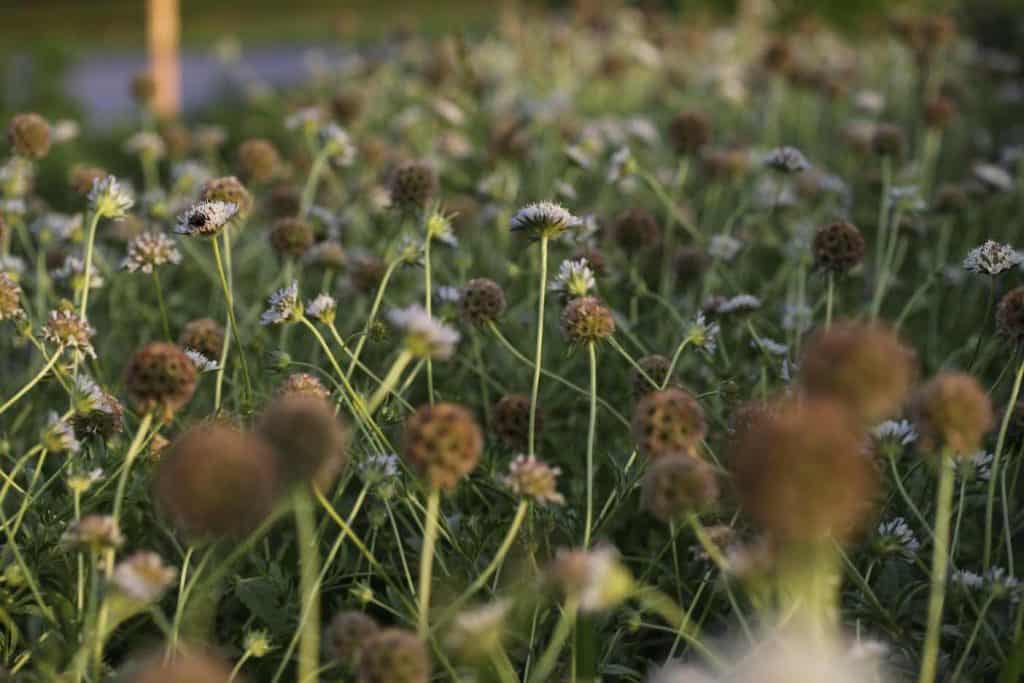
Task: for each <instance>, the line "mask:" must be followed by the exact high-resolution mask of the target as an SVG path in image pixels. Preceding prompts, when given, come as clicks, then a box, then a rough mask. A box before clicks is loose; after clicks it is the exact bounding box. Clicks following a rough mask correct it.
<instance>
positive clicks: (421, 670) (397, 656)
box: [359, 628, 430, 683]
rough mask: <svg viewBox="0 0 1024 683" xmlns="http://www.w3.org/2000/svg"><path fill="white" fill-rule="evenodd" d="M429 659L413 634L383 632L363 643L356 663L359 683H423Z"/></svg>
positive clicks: (423, 645) (391, 631)
mask: <svg viewBox="0 0 1024 683" xmlns="http://www.w3.org/2000/svg"><path fill="white" fill-rule="evenodd" d="M429 680H430V655H429V654H428V652H427V646H426V644H425V643H424V642H423V641H422V640H420V639H419V638H418V637H417V636H416V634H415V633H413V632H411V631H406V630H405V629H400V628H384V629H380V630H379V631H377V633H375V634H373V635H372V636H370V637H369V638H367V639H366V641H365V642H364V643H363V647H362V652H361V655H360V661H359V681H360V683H427V681H429Z"/></svg>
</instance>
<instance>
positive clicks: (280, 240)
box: [270, 218, 315, 258]
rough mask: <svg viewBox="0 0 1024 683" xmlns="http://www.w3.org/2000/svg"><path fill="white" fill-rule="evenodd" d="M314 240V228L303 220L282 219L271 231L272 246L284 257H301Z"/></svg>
mask: <svg viewBox="0 0 1024 683" xmlns="http://www.w3.org/2000/svg"><path fill="white" fill-rule="evenodd" d="M314 239H315V238H314V235H313V228H312V227H311V226H310V225H309V223H307V222H306V221H304V220H302V219H301V218H281V219H279V220H278V221H277V222H275V223H274V227H273V228H272V229H271V230H270V246H272V247H273V248H274V250H275V251H277V253H278V254H280V255H281V256H283V257H291V258H299V257H301V256H302V255H303V254H305V253H306V251H308V250H309V248H310V247H311V246H313V240H314Z"/></svg>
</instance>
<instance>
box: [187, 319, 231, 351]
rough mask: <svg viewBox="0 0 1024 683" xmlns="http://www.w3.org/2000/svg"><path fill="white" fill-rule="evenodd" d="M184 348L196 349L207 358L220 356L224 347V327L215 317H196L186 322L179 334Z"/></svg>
mask: <svg viewBox="0 0 1024 683" xmlns="http://www.w3.org/2000/svg"><path fill="white" fill-rule="evenodd" d="M178 345H179V346H181V348H183V349H195V350H196V351H198V352H199V353H201V354H203V355H204V356H206V357H207V358H220V352H221V350H222V349H223V348H224V328H223V327H222V326H221V324H220V323H219V322H217V321H216V320H214V319H213V318H196V319H195V320H189V321H188V322H187V323H185V327H183V328H182V329H181V334H180V335H179V336H178Z"/></svg>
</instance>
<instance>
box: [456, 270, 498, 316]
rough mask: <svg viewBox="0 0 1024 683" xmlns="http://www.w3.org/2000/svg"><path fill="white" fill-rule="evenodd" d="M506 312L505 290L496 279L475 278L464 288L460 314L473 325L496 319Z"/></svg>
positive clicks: (460, 299)
mask: <svg viewBox="0 0 1024 683" xmlns="http://www.w3.org/2000/svg"><path fill="white" fill-rule="evenodd" d="M504 312H505V292H504V291H503V290H502V289H501V285H499V284H498V283H497V282H495V281H494V280H489V279H487V278H483V277H481V278H475V279H473V280H470V281H469V282H467V283H466V285H465V286H464V287H463V288H462V293H461V296H460V297H459V314H460V315H461V316H462V319H463V320H465V321H466V322H468V323H470V324H471V325H477V326H480V325H483V324H485V323H488V322H493V321H496V320H497V319H498V318H500V317H501V315H502V314H503V313H504Z"/></svg>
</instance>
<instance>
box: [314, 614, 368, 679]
mask: <svg viewBox="0 0 1024 683" xmlns="http://www.w3.org/2000/svg"><path fill="white" fill-rule="evenodd" d="M379 631H380V626H379V625H378V624H377V621H376V620H375V619H374V618H373V617H371V616H369V615H367V614H364V613H363V612H358V611H356V610H344V611H342V612H338V613H337V614H335V615H334V618H332V619H331V623H330V624H328V625H327V630H326V632H325V633H324V642H325V645H326V648H325V649H326V650H327V655H328V656H329V657H330V658H331V659H333V660H335V661H337V662H340V663H341V664H343V665H345V666H348V667H354V666H355V665H356V664H357V663H358V662H359V656H360V654H361V653H362V651H363V647H364V646H365V645H366V642H367V641H368V640H369V639H370V638H372V637H373V636H375V635H376V634H377V633H378V632H379Z"/></svg>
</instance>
